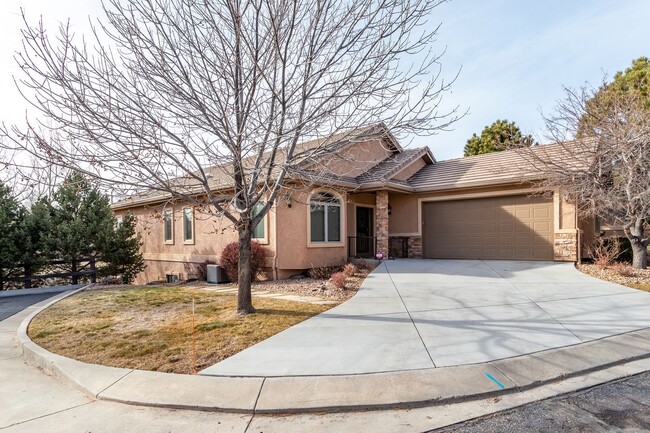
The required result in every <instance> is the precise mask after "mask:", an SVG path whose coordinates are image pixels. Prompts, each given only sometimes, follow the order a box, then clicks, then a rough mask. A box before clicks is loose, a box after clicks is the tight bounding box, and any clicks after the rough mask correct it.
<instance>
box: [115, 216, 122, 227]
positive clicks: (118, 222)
mask: <svg viewBox="0 0 650 433" xmlns="http://www.w3.org/2000/svg"><path fill="white" fill-rule="evenodd" d="M120 227H122V217H121V216H118V217H115V228H116V229H119V228H120Z"/></svg>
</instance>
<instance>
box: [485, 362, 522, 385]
mask: <svg viewBox="0 0 650 433" xmlns="http://www.w3.org/2000/svg"><path fill="white" fill-rule="evenodd" d="M489 364H490V366H492V368H494V369H495V370H496V371H498V372H499V373H501V374H503V375H504V376H505V377H507V378H508V380H509V381H510V382H512V383H514V384H515V385H516V386H517V388H519V384H518V383H517V381H516V380H514V379H513V378H511V377H510V376H508V374H506V373H505V372H504V371H503V370H501V369H500V368H499V366H498V365H496V364H495V363H492V362H490V363H489Z"/></svg>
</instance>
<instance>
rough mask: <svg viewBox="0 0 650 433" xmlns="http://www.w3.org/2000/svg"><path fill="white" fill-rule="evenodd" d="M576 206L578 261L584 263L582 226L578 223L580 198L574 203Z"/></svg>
mask: <svg viewBox="0 0 650 433" xmlns="http://www.w3.org/2000/svg"><path fill="white" fill-rule="evenodd" d="M573 205H574V206H575V212H574V213H575V219H576V223H575V224H576V242H578V246H577V248H576V251H577V252H578V257H577V259H578V260H577V263H578V264H580V263H582V230H581V229H580V226H579V225H578V222H579V218H578V199H576V201H575V203H574V204H573Z"/></svg>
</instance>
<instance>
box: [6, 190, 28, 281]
mask: <svg viewBox="0 0 650 433" xmlns="http://www.w3.org/2000/svg"><path fill="white" fill-rule="evenodd" d="M24 216H25V208H24V207H23V206H21V205H20V203H18V201H17V200H16V198H15V197H14V196H13V194H12V191H11V189H10V188H9V187H7V186H5V185H4V184H1V183H0V280H2V279H3V278H6V277H8V276H13V275H14V274H15V273H16V272H20V269H19V266H18V265H20V259H21V253H20V247H19V246H20V242H19V240H20V225H21V222H22V220H23V218H24Z"/></svg>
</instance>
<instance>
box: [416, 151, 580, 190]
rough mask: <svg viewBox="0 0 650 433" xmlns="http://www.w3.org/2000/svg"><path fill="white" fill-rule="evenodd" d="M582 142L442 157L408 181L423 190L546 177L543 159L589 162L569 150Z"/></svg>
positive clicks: (498, 183) (553, 161) (514, 181)
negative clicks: (441, 159)
mask: <svg viewBox="0 0 650 433" xmlns="http://www.w3.org/2000/svg"><path fill="white" fill-rule="evenodd" d="M581 144H582V142H578V141H573V142H565V143H558V144H547V145H540V146H535V147H531V148H526V149H513V150H505V151H502V152H495V153H488V154H484V155H475V156H468V157H464V158H458V159H448V160H445V161H439V162H437V163H435V164H431V165H427V166H424V167H423V168H422V169H421V170H420V171H418V172H417V173H416V174H414V175H413V176H412V177H411V178H409V179H408V183H409V185H411V186H412V187H413V188H414V189H415V191H418V192H420V191H438V190H448V189H455V188H470V187H477V186H489V185H500V184H507V183H520V182H525V181H533V180H537V179H541V178H543V177H544V169H543V167H542V165H543V164H542V161H544V162H545V163H550V164H553V163H557V164H558V165H566V164H571V163H574V164H575V165H576V167H578V166H580V165H581V164H584V163H586V161H585V160H576V157H575V156H574V154H573V153H572V152H570V151H569V147H571V146H580V145H581Z"/></svg>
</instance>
